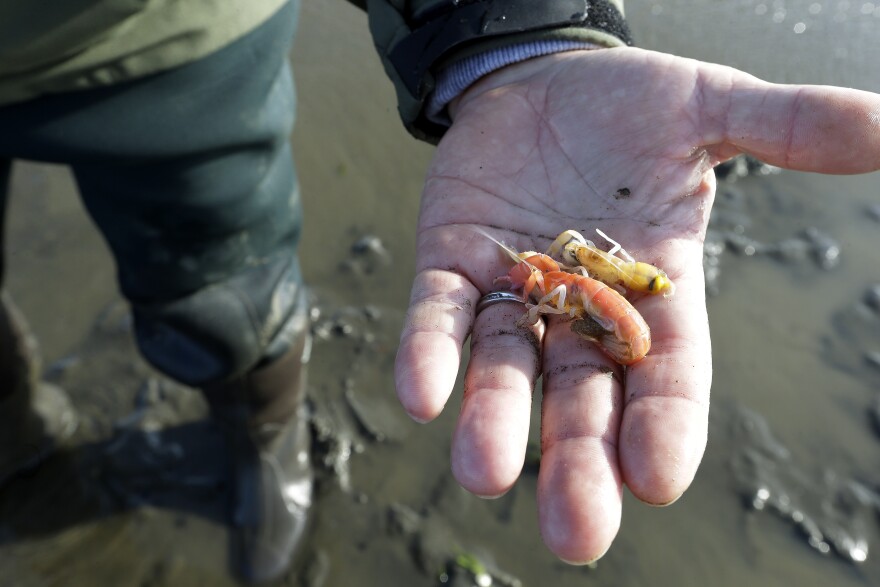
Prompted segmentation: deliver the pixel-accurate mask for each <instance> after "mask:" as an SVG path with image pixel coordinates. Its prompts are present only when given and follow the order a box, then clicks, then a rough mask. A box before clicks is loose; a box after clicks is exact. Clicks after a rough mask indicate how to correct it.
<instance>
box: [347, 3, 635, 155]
mask: <svg viewBox="0 0 880 587" xmlns="http://www.w3.org/2000/svg"><path fill="white" fill-rule="evenodd" d="M350 1H351V2H352V3H353V4H356V5H358V6H361V7H364V5H366V8H367V13H368V16H369V21H370V31H371V33H372V35H373V42H374V43H375V45H376V48H377V50H378V51H379V55H380V57H381V58H382V63H383V65H384V67H385V71H386V73H387V74H388V76H389V77H390V78H391V80H392V82H393V83H394V86H395V89H396V91H397V101H398V111H399V112H400V116H401V118H402V119H403V123H404V125H405V126H406V128H407V130H409V132H410V133H412V134H413V135H414V136H415V137H416V138H419V139H423V140H426V141H428V142H432V143H436V142H437V141H439V139H440V137H442V135H443V133H444V132H445V131H446V126H444V125H442V124H439V123H437V122H433V121H432V120H430V119H429V118H428V117H427V116H426V114H425V106H426V102H427V99H428V97H429V96H430V95H431V93H432V92H433V90H434V87H435V86H434V84H435V79H436V74H437V72H438V71H439V70H441V69H442V68H443V67H445V66H448V65H449V64H452V63H454V62H456V61H458V60H460V59H463V58H466V57H469V56H472V55H475V54H478V53H481V52H485V51H489V50H492V49H497V48H501V47H508V46H511V45H516V44H520V43H528V42H534V41H556V40H563V41H578V42H584V43H591V44H593V45H598V46H602V47H619V46H624V45H631V44H632V39H631V37H630V32H629V29H628V27H627V25H626V22H625V21H624V18H623V0H350Z"/></svg>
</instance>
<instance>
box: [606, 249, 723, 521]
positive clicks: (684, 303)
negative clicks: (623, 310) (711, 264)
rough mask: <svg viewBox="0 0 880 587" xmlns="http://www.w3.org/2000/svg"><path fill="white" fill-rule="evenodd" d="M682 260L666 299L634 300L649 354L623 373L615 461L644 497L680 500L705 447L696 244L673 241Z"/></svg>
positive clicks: (703, 318)
mask: <svg viewBox="0 0 880 587" xmlns="http://www.w3.org/2000/svg"><path fill="white" fill-rule="evenodd" d="M678 248H679V250H678V251H677V252H676V256H677V258H679V259H680V260H681V261H682V263H683V266H685V267H690V268H692V270H691V271H690V272H688V273H686V274H684V275H680V276H677V278H676V280H675V281H676V291H675V295H674V296H672V297H671V298H670V299H664V298H663V297H656V296H651V297H649V298H646V299H643V300H641V301H640V303H639V304H638V309H639V311H640V312H641V313H642V314H643V316H644V318H645V320H646V321H647V323H648V324H650V325H651V339H652V341H651V352H650V353H648V355H647V356H646V357H645V358H644V359H642V360H641V361H640V362H638V363H636V364H635V365H632V366H631V367H629V368H628V369H627V372H626V392H625V397H624V402H625V408H624V411H623V419H622V421H621V430H620V437H619V442H620V447H619V449H620V450H619V454H620V465H621V470H622V473H623V479H624V482H625V483H626V485H627V487H629V489H630V491H632V493H633V494H634V495H635V496H636V497H638V498H639V499H641V500H642V501H644V502H647V503H650V504H654V505H664V504H668V503H671V502H673V501H675V500H676V499H678V497H679V496H681V494H682V493H684V491H685V489H687V487H688V486H689V485H690V483H691V481H692V480H693V478H694V475H695V474H696V471H697V468H698V466H699V464H700V460H701V459H702V456H703V452H704V450H705V447H706V438H707V431H708V417H709V389H710V387H711V382H712V360H711V342H710V338H709V322H708V317H707V314H706V300H705V285H704V281H703V274H702V266H701V259H702V247H701V244H700V243H699V242H694V241H688V242H686V243H679V244H678Z"/></svg>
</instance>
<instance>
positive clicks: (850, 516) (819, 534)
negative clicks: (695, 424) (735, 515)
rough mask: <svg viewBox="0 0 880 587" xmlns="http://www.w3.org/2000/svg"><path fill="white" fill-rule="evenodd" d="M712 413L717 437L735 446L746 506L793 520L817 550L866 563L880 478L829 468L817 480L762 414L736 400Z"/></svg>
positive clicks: (879, 502) (734, 463)
mask: <svg viewBox="0 0 880 587" xmlns="http://www.w3.org/2000/svg"><path fill="white" fill-rule="evenodd" d="M713 412H714V414H713V420H714V421H715V422H716V423H717V425H716V426H715V428H716V430H714V431H713V434H715V441H716V442H718V441H719V440H721V442H722V443H723V445H724V446H726V447H731V448H730V468H731V472H732V475H733V482H734V487H735V488H736V491H737V493H738V494H739V496H740V497H741V498H742V500H743V505H744V506H745V507H746V508H747V509H749V510H751V511H754V512H763V513H770V514H772V515H774V516H775V517H777V518H779V519H780V520H782V521H784V522H786V523H787V524H790V525H791V527H792V528H793V529H794V530H795V532H796V533H797V535H798V536H799V537H800V538H801V539H803V540H804V541H805V542H806V543H807V544H808V545H809V546H810V547H811V548H813V549H814V550H815V551H816V552H818V553H821V554H823V555H829V554H833V555H835V556H837V557H839V558H840V559H842V560H845V561H848V562H853V563H863V562H865V560H866V559H867V558H868V553H869V550H870V543H871V540H872V539H876V537H877V536H878V533H880V524H878V521H880V478H877V477H876V476H873V478H872V473H871V472H870V471H865V474H864V475H863V476H859V478H847V477H844V476H842V475H839V474H838V473H836V472H834V471H833V470H832V469H830V468H828V469H826V470H825V471H824V474H822V475H821V478H816V475H813V474H810V473H809V472H808V471H807V470H806V469H804V468H802V465H801V464H800V463H798V462H797V461H796V460H795V459H794V458H793V457H792V454H791V452H790V451H789V450H788V449H787V448H786V447H785V446H784V445H783V444H782V443H781V442H780V441H779V440H778V439H777V438H776V437H775V436H774V434H773V432H772V430H771V429H770V426H769V424H768V423H767V421H766V420H765V419H764V418H763V417H762V416H761V415H760V414H758V413H756V412H754V411H752V410H750V409H748V408H746V407H744V406H741V405H738V404H734V403H732V402H723V403H722V404H721V405H717V406H714V407H713ZM721 422H723V424H720V423H721ZM874 546H876V545H874Z"/></svg>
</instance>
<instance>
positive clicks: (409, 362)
mask: <svg viewBox="0 0 880 587" xmlns="http://www.w3.org/2000/svg"><path fill="white" fill-rule="evenodd" d="M479 295H480V292H479V290H478V289H477V288H476V287H475V286H474V285H472V284H471V283H470V282H469V281H468V280H467V278H465V277H463V276H462V275H460V274H458V273H455V272H451V271H445V270H442V269H436V268H427V269H424V270H422V271H420V272H419V273H418V275H417V276H416V278H415V280H414V282H413V289H412V295H411V297H410V305H409V310H408V311H407V315H406V320H405V322H404V326H403V331H402V333H401V335H400V346H399V347H398V350H397V357H396V360H395V363H394V379H395V384H396V387H397V395H398V398H399V399H400V402H401V404H403V407H404V409H405V410H406V412H407V413H408V414H409V415H410V416H411V417H412V418H413V419H414V420H417V421H419V422H428V421H430V420H433V419H434V418H436V417H437V416H438V415H439V414H440V412H441V411H443V407H444V406H445V405H446V402H447V400H448V399H449V395H450V394H451V393H452V388H453V385H454V384H455V378H456V374H457V373H458V366H459V364H460V363H461V353H462V346H463V345H464V341H465V339H466V338H467V336H468V333H469V332H470V329H471V324H472V323H473V308H474V305H475V304H476V301H477V299H478V298H479Z"/></svg>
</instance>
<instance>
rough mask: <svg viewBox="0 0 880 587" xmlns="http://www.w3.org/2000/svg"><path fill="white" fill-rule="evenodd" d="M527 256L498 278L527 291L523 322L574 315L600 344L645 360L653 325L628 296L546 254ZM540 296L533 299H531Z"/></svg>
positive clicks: (575, 325) (622, 356) (580, 329)
mask: <svg viewBox="0 0 880 587" xmlns="http://www.w3.org/2000/svg"><path fill="white" fill-rule="evenodd" d="M519 256H520V258H522V260H521V261H520V262H519V263H517V264H516V265H515V266H514V267H513V268H512V269H511V270H510V272H508V274H507V275H506V276H504V277H500V278H498V279H497V280H496V282H506V283H509V284H510V286H511V287H512V289H514V290H519V289H521V290H522V295H523V301H524V302H525V303H526V306H527V307H528V309H529V310H528V312H527V313H526V314H525V315H524V316H523V317H522V318H520V320H519V322H518V323H519V324H534V323H536V322H537V321H538V319H539V317H540V315H541V314H556V315H562V316H567V317H568V318H570V319H572V324H571V329H572V331H573V332H574V333H576V334H578V335H579V336H581V337H583V338H586V339H588V340H592V341H594V342H596V343H598V345H599V347H600V348H601V349H602V350H603V351H605V353H606V354H607V355H608V356H609V357H611V358H612V359H614V360H615V361H617V362H618V363H620V364H621V365H632V364H633V363H636V362H638V361H640V360H642V359H643V358H644V357H645V355H646V354H648V351H649V350H650V348H651V330H650V328H648V325H647V324H646V323H645V320H644V318H642V315H641V314H639V312H638V310H636V309H635V308H634V307H633V306H632V304H630V303H629V302H628V301H627V300H626V298H624V297H623V296H622V295H620V294H619V293H617V291H615V290H614V289H612V288H611V287H609V286H608V285H606V284H604V283H602V282H601V281H597V280H595V279H592V278H590V277H587V276H585V275H580V274H576V273H569V272H567V271H563V270H562V269H560V267H559V264H558V263H557V262H556V261H554V260H553V259H552V258H551V257H549V256H547V255H543V254H541V253H520V254H519ZM530 299H535V303H534V304H530V303H529V300H530Z"/></svg>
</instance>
